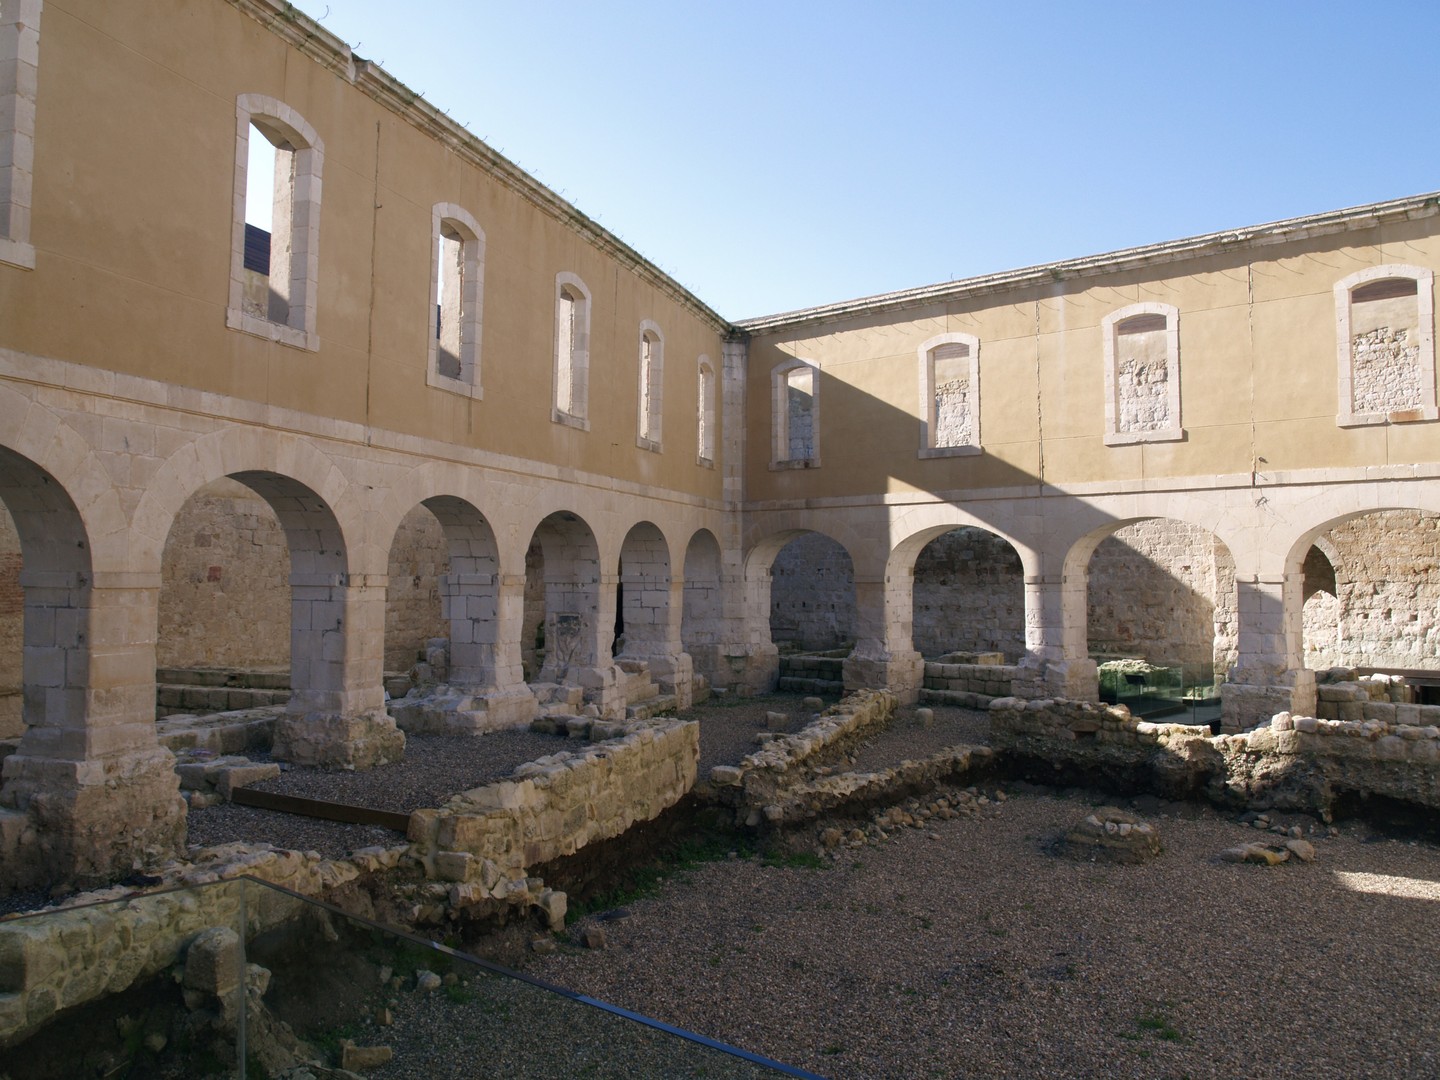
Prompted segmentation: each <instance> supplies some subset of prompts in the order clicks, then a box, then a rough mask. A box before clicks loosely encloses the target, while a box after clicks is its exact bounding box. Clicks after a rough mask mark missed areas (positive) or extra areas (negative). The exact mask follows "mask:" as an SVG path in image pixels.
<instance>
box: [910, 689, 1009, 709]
mask: <svg viewBox="0 0 1440 1080" xmlns="http://www.w3.org/2000/svg"><path fill="white" fill-rule="evenodd" d="M920 700H921V701H923V702H925V703H926V704H928V705H959V706H961V707H963V708H966V709H986V708H989V707H990V702H992V701H994V700H995V699H994V698H993V697H992V696H991V695H989V694H972V693H971V692H970V691H969V690H932V689H930V688H929V687H928V686H927V687H924V688H922V689H921V691H920Z"/></svg>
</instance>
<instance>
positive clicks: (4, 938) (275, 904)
mask: <svg viewBox="0 0 1440 1080" xmlns="http://www.w3.org/2000/svg"><path fill="white" fill-rule="evenodd" d="M405 850H406V849H405V847H404V846H400V847H396V848H388V849H387V848H379V847H376V848H365V849H362V850H360V851H357V852H355V853H354V854H353V855H352V856H351V857H350V858H349V859H348V860H330V859H322V858H320V857H319V856H318V855H314V854H310V855H304V854H301V853H300V852H298V851H277V850H274V849H272V848H269V847H261V848H250V847H247V846H245V845H243V844H226V845H223V846H221V847H217V848H211V849H207V850H206V851H205V852H203V853H202V854H201V856H200V858H198V859H197V860H196V861H195V862H193V863H186V864H176V865H175V866H172V867H170V868H169V870H168V872H167V874H166V881H165V884H166V886H177V885H178V886H206V887H204V888H189V889H182V890H178V891H176V890H173V889H172V890H171V891H165V892H156V893H150V894H138V895H132V894H130V890H129V889H126V888H115V889H110V890H105V891H102V892H95V893H89V894H86V895H85V896H83V897H80V898H79V899H80V900H82V901H84V902H85V904H86V905H87V906H83V907H72V908H68V909H65V910H60V911H54V912H43V913H40V914H38V915H34V916H29V917H25V918H18V919H9V920H4V921H0V1047H4V1046H13V1045H15V1044H16V1043H18V1042H20V1041H21V1040H23V1039H25V1038H26V1037H28V1036H29V1035H30V1034H31V1033H33V1032H34V1031H36V1030H37V1029H39V1028H40V1027H42V1026H44V1025H45V1024H46V1023H47V1022H49V1021H50V1020H51V1019H52V1018H54V1017H55V1015H56V1014H57V1013H58V1012H59V1011H60V1010H61V1009H68V1008H71V1007H73V1006H76V1005H82V1004H84V1003H86V1002H88V1001H94V1000H96V999H99V998H102V997H106V996H108V995H110V994H117V993H119V992H120V991H122V990H124V989H126V988H127V987H129V986H132V985H133V984H134V983H136V982H137V981H139V980H140V979H144V978H148V977H149V976H152V975H156V974H158V973H160V972H162V971H164V970H165V969H166V968H168V967H171V966H172V965H174V964H176V963H179V962H180V961H181V960H182V959H183V957H184V954H185V950H186V949H187V948H188V946H189V945H190V943H191V942H192V941H193V940H195V938H196V937H197V936H198V935H199V934H201V933H202V932H203V931H205V930H208V929H210V928H211V927H215V926H227V927H231V928H233V929H236V930H238V929H239V920H240V913H241V910H242V901H241V892H242V890H245V889H246V883H245V882H244V881H240V880H236V879H238V878H240V877H241V876H242V875H248V876H250V877H255V878H259V879H260V880H262V881H268V882H271V883H272V884H276V885H281V886H283V887H284V888H287V889H290V890H292V891H293V892H297V893H300V894H302V895H304V896H312V897H318V896H322V895H323V894H325V893H326V892H328V891H330V890H332V889H335V888H338V887H339V886H341V885H344V884H346V883H348V882H351V881H354V880H355V879H356V878H358V877H360V875H361V874H362V873H366V872H374V871H378V870H384V869H389V868H392V867H394V866H395V865H396V864H397V863H398V862H399V860H400V858H401V856H402V855H403V854H404V853H405ZM107 900H109V901H113V902H111V903H105V902H104V901H107ZM300 908H301V902H300V901H298V900H296V899H294V898H293V897H290V896H287V895H285V894H284V893H280V892H275V891H273V890H270V889H263V888H256V887H255V886H253V885H251V886H249V887H248V891H246V893H245V898H244V912H245V917H246V932H247V936H253V935H255V934H257V933H261V932H263V931H265V930H268V929H270V928H271V927H274V926H279V925H280V924H282V923H284V922H287V921H289V920H290V919H293V918H295V916H296V915H297V913H298V912H299V910H300Z"/></svg>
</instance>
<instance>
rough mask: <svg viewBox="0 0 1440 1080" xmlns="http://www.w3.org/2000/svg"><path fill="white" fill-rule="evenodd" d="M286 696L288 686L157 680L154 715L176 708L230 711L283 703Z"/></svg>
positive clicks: (169, 712)
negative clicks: (208, 683)
mask: <svg viewBox="0 0 1440 1080" xmlns="http://www.w3.org/2000/svg"><path fill="white" fill-rule="evenodd" d="M289 700H290V690H289V688H288V687H282V688H280V689H262V688H257V687H242V686H196V685H193V684H189V683H181V684H176V683H158V684H156V687H155V705H156V710H157V715H169V714H173V713H177V712H185V713H207V712H211V713H213V712H234V711H235V710H237V709H261V708H265V707H267V706H270V705H284V704H285V703H286V702H287V701H289Z"/></svg>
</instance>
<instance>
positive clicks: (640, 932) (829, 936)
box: [529, 793, 1440, 1080]
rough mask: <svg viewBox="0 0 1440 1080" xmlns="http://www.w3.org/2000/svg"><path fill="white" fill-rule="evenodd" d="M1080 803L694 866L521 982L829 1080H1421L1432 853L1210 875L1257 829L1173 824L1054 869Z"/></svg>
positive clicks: (1439, 1062) (1383, 844)
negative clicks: (1132, 857)
mask: <svg viewBox="0 0 1440 1080" xmlns="http://www.w3.org/2000/svg"><path fill="white" fill-rule="evenodd" d="M1093 801H1098V800H1082V799H1077V798H1074V797H1071V798H1059V797H1056V796H1055V795H1052V794H1040V793H1025V794H1017V795H1013V796H1012V797H1011V798H1010V799H1009V800H1008V801H1006V802H1004V803H1002V804H1000V805H998V806H995V807H993V808H991V810H990V811H989V812H988V813H987V814H986V815H985V816H982V817H980V818H976V819H971V820H963V819H956V820H953V821H948V822H932V823H931V824H929V825H927V827H926V828H925V830H923V831H921V830H908V829H907V830H902V831H901V832H900V833H899V834H897V835H896V836H895V838H893V839H891V840H889V841H885V842H883V843H881V844H878V845H871V846H866V847H863V848H859V849H851V850H846V851H843V852H842V853H841V855H840V856H839V858H838V859H837V861H836V862H835V863H834V864H833V865H832V866H831V867H830V868H829V869H821V870H815V869H789V868H782V867H766V866H764V865H762V864H761V863H760V862H758V861H755V860H744V861H739V860H735V861H731V862H728V863H716V864H710V865H707V866H704V867H702V868H701V869H699V870H697V871H695V872H693V873H691V874H689V875H687V876H686V877H685V878H684V879H681V880H677V881H673V882H672V883H671V884H669V885H667V886H665V888H664V889H663V891H662V892H661V893H660V894H659V895H658V896H656V897H655V898H652V899H648V900H642V901H639V902H636V903H633V904H631V905H629V909H628V910H629V911H630V915H629V916H628V917H626V918H622V919H616V920H613V921H609V922H607V923H606V924H605V925H606V930H607V933H608V937H609V945H610V947H609V948H608V949H605V950H603V951H586V950H581V949H578V948H573V947H569V946H567V947H565V948H564V949H562V951H561V952H560V953H559V954H556V955H554V956H550V957H544V958H541V957H535V958H534V959H532V960H531V961H530V962H529V970H530V971H531V972H532V973H534V974H536V975H538V976H540V977H541V978H544V979H547V980H549V981H551V982H555V983H559V984H561V985H565V986H569V987H572V988H574V989H576V990H579V991H581V992H583V993H587V994H590V995H592V996H595V997H598V998H600V999H602V1000H606V1001H610V1002H613V1003H616V1004H619V1005H622V1006H626V1007H629V1008H633V1009H636V1010H639V1011H643V1012H645V1013H647V1014H648V1015H651V1016H655V1017H657V1018H659V1019H661V1020H665V1021H668V1022H670V1023H673V1024H677V1025H680V1026H682V1027H686V1028H689V1029H692V1030H694V1031H697V1032H700V1033H702V1034H706V1035H709V1036H711V1037H714V1038H718V1039H722V1040H725V1041H728V1042H731V1043H734V1044H736V1045H739V1046H743V1047H746V1048H748V1049H750V1050H752V1051H755V1052H758V1053H762V1054H768V1055H770V1056H773V1057H775V1058H777V1059H779V1060H782V1061H787V1062H789V1063H791V1064H795V1065H799V1066H801V1067H803V1068H807V1069H811V1070H813V1071H815V1072H818V1073H822V1074H825V1075H827V1076H833V1077H836V1078H842V1077H927V1076H937V1077H939V1076H944V1077H953V1076H957V1075H963V1076H976V1077H1004V1076H1035V1077H1107V1078H1108V1077H1155V1076H1167V1077H1178V1076H1189V1077H1195V1078H1198V1077H1236V1076H1246V1077H1254V1078H1262V1077H1306V1078H1310V1080H1321V1078H1329V1077H1334V1078H1342V1077H1343V1078H1349V1077H1361V1076H1375V1077H1382V1076H1383V1077H1400V1076H1435V1075H1440V1013H1437V1012H1436V1010H1435V1007H1434V998H1435V992H1436V986H1437V982H1436V980H1437V972H1440V918H1437V911H1440V908H1437V906H1436V902H1437V901H1440V846H1436V845H1433V844H1425V843H1410V842H1398V841H1379V842H1369V841H1371V840H1372V839H1373V838H1371V837H1370V835H1369V831H1368V830H1367V829H1365V828H1364V827H1363V826H1355V827H1353V828H1347V829H1346V830H1344V831H1343V833H1342V835H1341V836H1339V837H1336V838H1330V839H1323V840H1319V841H1317V847H1318V848H1319V853H1320V854H1319V858H1318V860H1317V861H1316V862H1315V863H1312V864H1309V865H1303V864H1293V865H1292V864H1286V865H1282V866H1279V867H1274V868H1266V867H1258V866H1253V865H1236V864H1232V863H1221V862H1218V861H1217V860H1216V859H1215V855H1216V853H1218V852H1219V851H1221V850H1222V849H1224V848H1226V847H1230V846H1233V845H1235V844H1237V843H1240V842H1241V841H1243V840H1246V839H1254V838H1255V834H1254V833H1253V831H1252V830H1249V829H1246V828H1244V827H1243V826H1241V825H1240V824H1239V823H1238V821H1237V820H1236V819H1234V818H1233V817H1230V816H1222V815H1220V814H1218V813H1216V812H1213V811H1210V810H1206V809H1198V808H1194V807H1187V808H1185V813H1184V814H1183V815H1156V816H1154V817H1152V820H1153V821H1154V822H1155V824H1156V825H1157V827H1158V828H1159V829H1160V831H1161V834H1162V837H1163V839H1164V842H1165V846H1166V850H1165V852H1164V853H1163V854H1162V855H1161V856H1160V857H1159V859H1158V860H1156V861H1155V862H1153V863H1151V864H1149V865H1146V866H1110V865H1105V864H1093V863H1081V862H1073V861H1069V860H1065V859H1061V858H1058V857H1056V856H1054V855H1052V854H1050V853H1049V851H1048V849H1047V847H1046V841H1047V839H1048V838H1050V837H1052V836H1053V835H1054V834H1055V833H1056V832H1057V831H1058V830H1061V829H1062V828H1063V827H1064V826H1066V825H1068V824H1071V823H1073V822H1074V821H1076V820H1077V819H1078V818H1080V817H1082V816H1083V815H1084V814H1085V813H1087V812H1088V809H1089V806H1088V802H1093ZM1363 875H1372V877H1369V878H1366V877H1364V876H1363ZM1361 888H1367V889H1380V890H1388V894H1386V892H1384V891H1382V892H1375V891H1357V890H1359V889H1361Z"/></svg>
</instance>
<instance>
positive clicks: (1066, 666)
mask: <svg viewBox="0 0 1440 1080" xmlns="http://www.w3.org/2000/svg"><path fill="white" fill-rule="evenodd" d="M1095 669H1096V665H1095V661H1094V660H1091V659H1089V658H1085V659H1081V660H1037V659H1035V658H1033V657H1028V656H1027V657H1026V658H1025V659H1023V660H1021V661H1020V666H1019V667H1018V668H1017V669H1016V671H1015V682H1014V692H1015V696H1016V697H1018V698H1026V699H1029V700H1032V701H1033V700H1037V699H1040V698H1065V699H1066V700H1068V701H1099V700H1100V681H1099V677H1098V675H1097V674H1096V670H1095Z"/></svg>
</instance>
